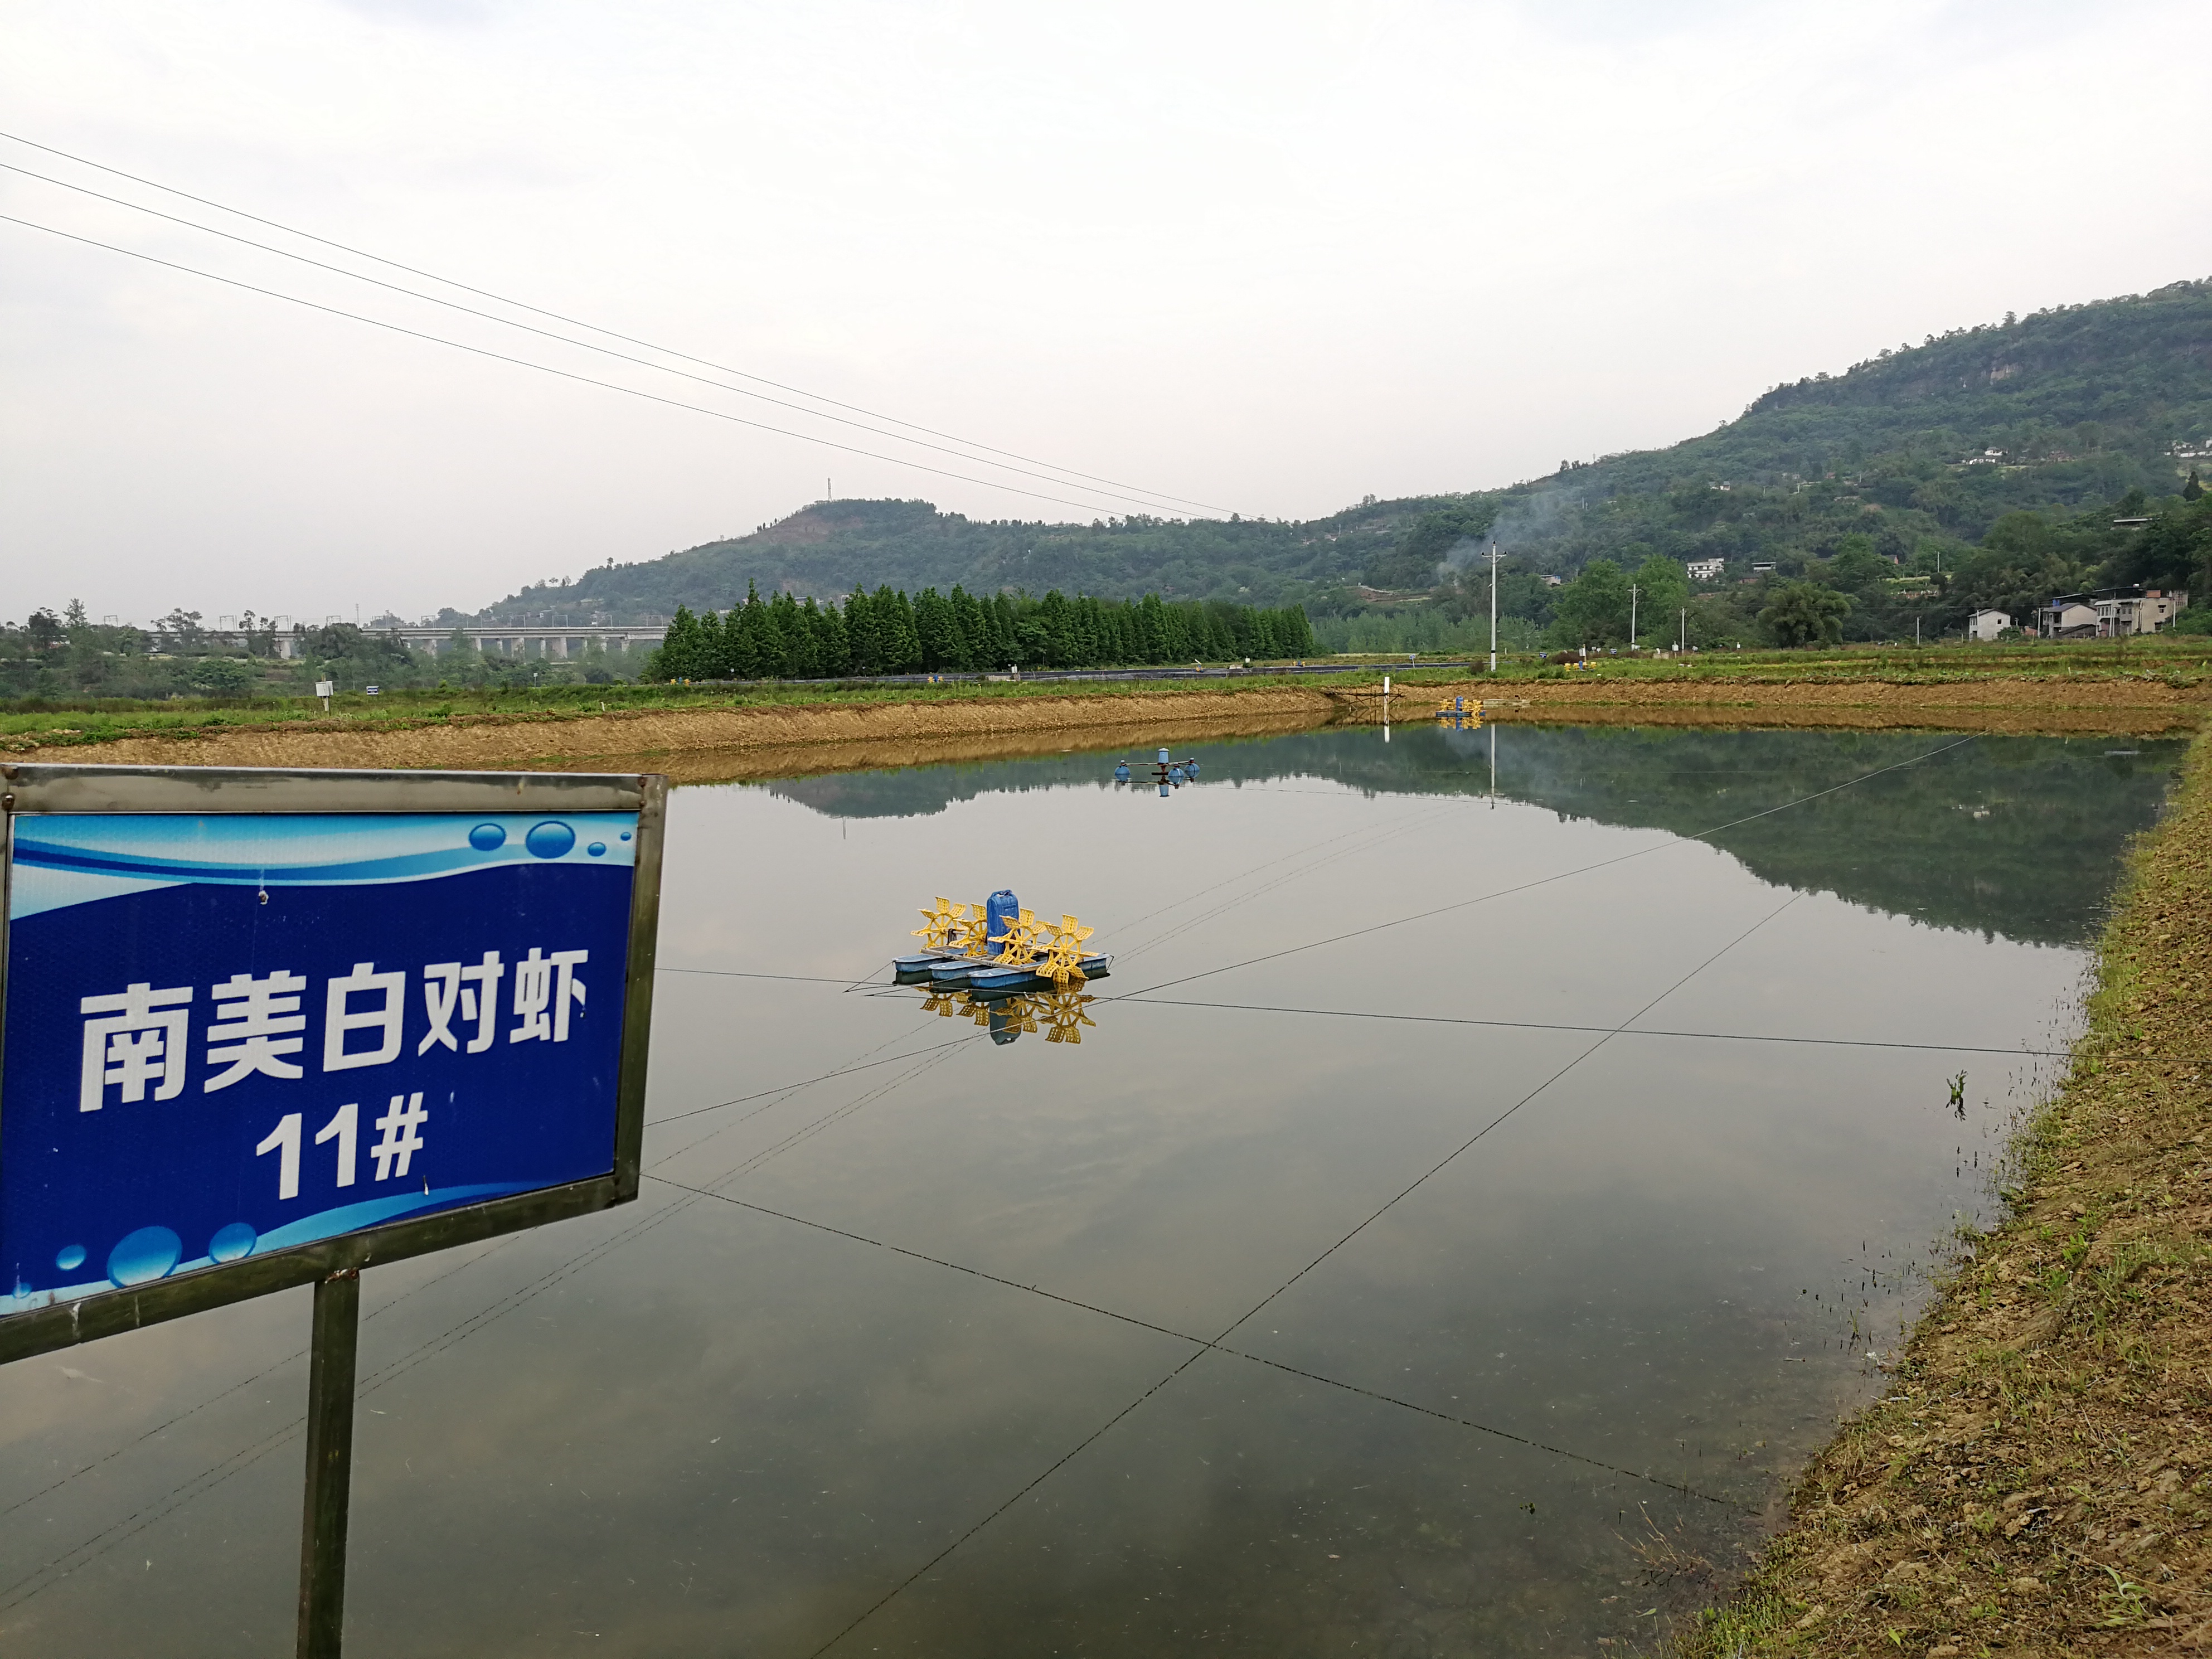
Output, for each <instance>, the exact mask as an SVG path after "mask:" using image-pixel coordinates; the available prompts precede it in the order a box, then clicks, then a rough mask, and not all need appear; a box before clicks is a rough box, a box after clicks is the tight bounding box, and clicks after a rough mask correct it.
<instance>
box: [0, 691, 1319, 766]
mask: <svg viewBox="0 0 2212 1659" xmlns="http://www.w3.org/2000/svg"><path fill="white" fill-rule="evenodd" d="M1336 712H1338V704H1337V703H1336V702H1334V701H1332V700H1331V698H1330V697H1329V696H1328V695H1327V694H1326V693H1323V692H1320V691H1309V690H1300V689H1298V688H1295V687H1280V686H1278V687H1255V688H1254V689H1252V690H1237V691H1223V692H1219V693H1188V692H1186V693H1179V694H1177V695H1175V696H1155V697H1147V696H1126V697H1120V696H1079V697H1042V696H1040V697H990V698H981V697H979V698H977V699H975V701H973V702H960V701H955V700H951V699H934V700H932V701H929V702H895V701H886V702H878V703H837V704H827V705H824V704H799V705H793V706H790V707H778V706H775V705H773V704H769V705H750V706H744V707H738V708H667V709H636V710H620V711H616V712H611V713H608V714H587V715H584V716H582V717H580V718H574V719H565V718H548V717H544V716H530V715H520V716H497V715H495V716H491V717H489V718H483V717H479V718H475V719H471V720H455V721H452V722H441V721H434V720H423V721H420V722H416V723H406V724H403V723H398V722H394V723H393V724H392V725H391V726H368V725H365V724H362V723H357V722H335V721H307V722H302V723H301V724H299V725H288V726H276V725H271V726H234V727H228V728H215V729H210V730H206V731H203V732H197V733H195V734H193V735H191V736H189V737H157V738H156V737H148V738H121V739H118V741H115V742H112V743H100V744H83V745H81V746H77V747H64V746H61V745H58V744H57V745H53V746H51V747H47V748H43V749H34V750H29V751H27V752H25V753H21V754H19V755H16V756H14V757H11V758H12V759H15V760H18V761H33V762H37V761H44V762H51V763H58V764H68V765H83V764H94V765H99V764H107V765H128V766H283V767H402V768H410V769H420V768H443V769H459V770H470V769H488V768H507V767H524V768H551V767H562V768H571V769H581V770H589V769H601V770H618V771H620V770H635V769H639V768H641V767H644V766H647V765H648V764H649V765H650V767H651V769H653V770H655V771H663V772H671V773H673V774H676V775H679V776H680V775H696V776H699V777H705V776H714V777H740V776H749V775H769V773H770V772H773V773H775V774H776V775H781V774H783V773H787V772H790V771H828V770H841V771H842V770H846V769H853V768H860V767H871V766H898V765H912V764H915V763H920V762H922V761H927V760H945V759H960V758H968V757H992V756H997V755H1006V754H1033V753H1036V751H1037V750H1039V749H1041V748H1048V747H1050V746H1051V740H1052V739H1054V738H1069V739H1073V740H1076V741H1079V742H1081V743H1082V744H1085V746H1089V745H1091V744H1109V745H1110V744H1115V743H1117V742H1131V743H1134V742H1141V741H1143V740H1144V739H1145V738H1147V737H1150V736H1152V735H1153V734H1155V733H1158V734H1161V735H1167V736H1173V737H1175V738H1183V737H1186V736H1191V735H1204V736H1241V735H1246V734H1259V733H1264V732H1276V731H1297V730H1301V729H1304V728H1305V727H1308V726H1317V725H1320V724H1322V723H1323V722H1325V721H1327V720H1329V719H1330V718H1331V716H1332V714H1335V713H1336Z"/></svg>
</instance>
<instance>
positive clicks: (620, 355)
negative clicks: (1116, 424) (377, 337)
mask: <svg viewBox="0 0 2212 1659" xmlns="http://www.w3.org/2000/svg"><path fill="white" fill-rule="evenodd" d="M0 171H4V172H8V173H17V174H20V175H21V177H23V178H26V179H37V180H39V182H40V183H41V184H47V185H54V186H56V187H57V188H58V189H61V190H71V191H76V192H77V193H78V194H79V195H82V196H89V197H92V198H93V199H94V200H95V201H100V202H110V203H112V204H114V205H116V206H117V207H121V208H128V209H130V210H131V211H132V212H134V213H143V214H147V215H149V216H152V217H154V218H156V219H161V220H166V221H167V222H168V223H170V224H173V225H182V226H183V227H184V228H185V229H187V230H197V231H200V232H202V233H203V234H206V235H209V236H220V237H222V239H223V240H225V241H228V242H236V243H237V244H238V245H239V246H240V247H250V248H257V249H258V250H259V251H260V252H264V253H273V254H275V255H276V257H277V258H280V259H294V260H297V261H298V262H299V263H300V264H303V265H312V266H313V267H314V268H315V269H316V270H327V271H330V272H331V273H332V274H333V275H334V276H345V277H349V278H351V279H352V280H353V281H355V282H356V283H368V284H369V285H370V286H371V287H372V288H380V289H385V290H386V291H387V292H389V293H392V294H404V295H406V296H407V297H408V298H409V299H410V300H420V301H423V303H425V304H426V305H434V306H443V307H446V308H447V310H448V311H458V312H459V313H462V315H464V316H467V317H477V318H481V319H483V320H484V321H485V322H488V323H497V324H498V325H500V326H501V327H502V328H513V329H520V330H521V331H523V332H524V333H526V334H535V335H537V336H538V337H539V338H540V339H544V340H557V341H558V342H560V343H562V345H569V346H574V347H575V348H576V349H578V350H580V351H596V352H598V353H599V355H600V356H605V357H612V358H614V359H616V360H617V362H625V363H635V364H636V365H637V366H638V367H639V368H649V369H652V370H653V371H654V372H656V373H658V374H672V375H674V376H676V377H677V378H678V380H690V381H693V382H695V383H696V384H697V385H700V386H713V387H714V389H715V390H716V391H718V392H735V393H737V395H738V396H739V397H741V398H758V399H759V400H760V401H761V402H763V403H765V404H775V406H776V407H777V408H778V409H788V410H792V411H793V412H794V413H796V414H799V415H804V416H807V417H808V418H810V419H812V420H817V421H834V422H836V423H837V424H838V425H839V426H849V427H853V428H857V429H858V430H860V431H862V432H872V433H874V434H875V435H876V436H878V437H879V438H889V439H890V441H892V442H894V443H902V444H914V445H916V446H918V447H921V448H923V449H929V450H934V451H936V452H937V453H939V454H940V455H951V456H954V457H957V459H961V460H963V461H976V462H981V464H982V465H985V466H995V467H1000V468H1002V469H1004V470H1005V471H1008V472H1018V473H1020V474H1021V475H1022V476H1023V477H1025V478H1037V479H1041V480H1042V481H1043V482H1044V483H1052V484H1059V485H1060V486H1062V487H1063V488H1067V487H1071V485H1070V481H1069V479H1067V478H1065V477H1054V474H1053V473H1052V472H1036V471H1030V469H1029V468H1027V467H1022V466H1012V465H1007V464H1006V462H1004V461H993V460H987V459H985V458H984V457H982V456H980V455H971V454H969V453H966V451H965V450H962V449H953V448H950V447H947V446H945V445H944V444H935V443H930V442H928V441H926V440H924V439H921V438H908V437H906V436H904V435H902V434H900V433H896V432H888V431H885V430H884V428H882V427H879V426H870V425H868V424H867V422H865V421H853V420H848V419H846V418H845V417H844V416H842V415H825V414H823V412H822V411H821V410H817V409H809V408H807V407H806V405H805V404H794V403H787V402H786V401H785V400H784V399H783V398H771V397H769V395H768V394H767V393H766V392H753V391H750V390H748V389H747V388H745V387H744V386H731V385H729V384H727V383H726V382H725V381H722V380H709V379H708V378H707V376H705V375H703V374H690V373H689V372H688V371H686V370H684V369H680V368H670V367H669V366H668V365H667V364H665V363H656V362H653V361H652V359H650V358H647V357H637V356H632V355H631V354H629V352H627V351H617V350H615V349H613V348H612V347H611V346H603V345H594V344H592V343H591V342H590V341H589V340H579V339H576V338H575V337H573V336H571V335H567V334H556V333H555V332H554V331H552V330H550V329H545V328H538V327H536V326H535V325H532V324H529V323H523V322H517V321H516V320H515V319H513V318H512V317H501V316H500V315H498V314H497V313H494V312H489V311H481V310H478V309H477V307H474V306H465V305H463V304H461V303H460V302H459V301H456V300H441V299H440V298H439V297H438V296H437V295H435V294H425V293H423V292H422V291H421V290H420V289H411V288H403V287H401V286H400V285H399V284H398V283H387V282H385V281H383V280H381V279H380V278H379V277H375V276H366V275H364V274H363V273H362V272H360V271H358V270H347V269H346V268H345V267H344V266H343V265H334V264H330V263H329V262H327V261H326V260H322V259H311V258H308V257H307V255H306V254H304V253H295V252H291V251H290V250H289V248H281V247H272V246H270V245H269V244H268V243H266V242H257V241H254V240H252V238H250V237H246V236H236V235H233V234H231V233H230V232H229V231H227V230H217V229H216V228H215V227H214V226H212V225H203V224H199V223H197V222H194V221H192V220H191V219H182V218H179V217H178V216H176V215H175V214H173V213H163V212H162V211H161V210H160V209H158V208H150V207H147V206H145V205H144V204H141V203H137V202H131V201H125V199H124V198H123V197H120V196H110V195H107V194H106V192H104V191H97V190H88V189H87V188H86V187H85V186H84V185H73V184H70V182H69V181H68V180H67V179H54V178H50V177H48V176H47V175H46V173H33V172H32V171H31V170H30V169H29V168H28V167H15V166H14V165H12V164H11V163H9V162H6V161H0ZM722 372H723V373H725V374H727V373H729V372H730V371H728V370H724V371H722ZM969 447H970V448H972V447H975V446H972V445H971V446H969ZM1054 471H1066V469H1065V468H1058V469H1054ZM1077 476H1082V475H1077ZM1072 487H1073V488H1075V489H1081V488H1083V487H1084V486H1082V485H1081V484H1073V486H1072ZM1100 493H1102V494H1106V495H1115V496H1116V498H1117V499H1119V500H1121V501H1129V502H1133V503H1134V504H1135V505H1136V506H1139V507H1146V508H1150V509H1151V510H1152V511H1154V512H1165V511H1172V510H1173V509H1172V508H1170V507H1166V506H1165V505H1164V501H1158V500H1153V499H1152V495H1151V493H1150V492H1147V493H1146V494H1142V495H1123V494H1120V493H1119V492H1117V491H1114V490H1105V491H1102V492H1100ZM1167 499H1170V500H1171V499H1175V498H1172V497H1170V498H1167Z"/></svg>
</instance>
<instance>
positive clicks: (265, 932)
mask: <svg viewBox="0 0 2212 1659" xmlns="http://www.w3.org/2000/svg"><path fill="white" fill-rule="evenodd" d="M666 791H667V780H666V779H665V778H661V777H658V776H653V775H622V776H611V777H584V776H571V775H559V774H512V773H425V772H278V771H244V770H239V771H228V770H215V769H197V768H164V769H157V768H133V767H104V766H87V767H63V766H0V1364H3V1363H5V1362H7V1361H9V1360H12V1359H21V1358H27V1357H29V1356H31V1355H34V1354H40V1353H45V1352H51V1351H52V1350H54V1349H58V1348H63V1347H67V1346H70V1345H72V1344H75V1343H79V1342H87V1341H91V1340H94V1339H96V1338H99V1337H102V1336H109V1335H114V1334H118V1333H121V1332H125V1331H130V1330H136V1329H137V1328H140V1327H141V1326H144V1325H149V1324H153V1323H155V1322H159V1321H161V1320H165V1319H174V1318H177V1317H179V1316H182V1315H185V1314H190V1313H197V1312H202V1311H204V1310H208V1309H211V1308H217V1307H221V1306H222V1305H224V1304H228V1303H231V1302H236V1301H240V1300H242V1299H244V1298H246V1297H254V1296H262V1295H265V1294H267V1293H269V1292H270V1291H279V1290H284V1289H288V1288H290V1287H292V1286H295V1285H313V1286H314V1287H315V1299H314V1340H313V1347H312V1351H311V1356H310V1359H309V1367H308V1412H307V1491H306V1498H305V1506H304V1510H303V1522H302V1527H301V1546H300V1618H299V1651H300V1653H301V1655H303V1656H314V1659H331V1656H336V1655H337V1652H338V1650H339V1644H340V1638H341V1634H342V1629H343V1614H344V1600H345V1541H346V1520H347V1497H348V1488H349V1482H350V1476H351V1471H352V1446H353V1404H354V1401H353V1396H354V1381H355V1353H356V1339H357V1335H358V1330H359V1321H360V1308H361V1273H362V1269H363V1268H364V1267H373V1266H374V1265H376V1264H377V1263H380V1262H384V1261H398V1260H402V1259H404V1258H405V1257H408V1256H413V1255H422V1254H424V1253H425V1252H428V1251H431V1250H437V1249H445V1248H447V1247H448V1246H451V1245H455V1244H463V1243H471V1242H473V1241H476V1240H478V1239H484V1238H490V1237H496V1236H498V1235H500V1234H502V1233H508V1232H513V1231H518V1230H520V1229H521V1228H525V1227H533V1226H538V1225H542V1224H544V1223H545V1222H549V1221H557V1220H561V1219H562V1218H566V1217H569V1216H577V1215H585V1214H589V1213H590V1212H593V1211H596V1210H602V1209H605V1208H607V1207H609V1206H612V1205H616V1204H622V1203H626V1202H628V1201H629V1200H631V1199H633V1198H635V1196H636V1194H637V1187H638V1156H639V1149H640V1146H641V1143H642V1140H643V1136H644V1115H645V1075H646V1046H647V1036H648V1033H649V1030H650V1026H651V1020H652V1004H653V948H654V939H655V935H656V933H657V929H658V925H659V890H660V831H661V822H662V816H663V811H664V807H665V800H666Z"/></svg>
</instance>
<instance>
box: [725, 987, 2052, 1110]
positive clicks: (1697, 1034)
mask: <svg viewBox="0 0 2212 1659" xmlns="http://www.w3.org/2000/svg"><path fill="white" fill-rule="evenodd" d="M1098 1000H1099V1001H1101V1002H1121V1003H1128V1002H1133V1003H1136V1004H1138V1005H1139V1006H1145V1007H1154V1008H1219V1009H1225V1010H1233V1011H1235V1012H1240V1013H1251V1014H1307V1015H1311V1016H1314V1017H1316V1018H1329V1019H1385V1020H1402V1021H1405V1022H1407V1023H1408V1024H1416V1025H1480V1026H1486V1027H1488V1028H1490V1029H1492V1030H1500V1031H1582V1032H1610V1033H1611V1034H1612V1035H1613V1036H1632V1037H1687V1038H1692V1039H1696V1040H1699V1041H1701V1042H1797V1043H1806V1044H1809V1045H1811V1046H1813V1047H1815V1048H1900V1049H1905V1050H1909V1051H1911V1052H1914V1053H1919V1054H2008V1055H2013V1056H2015V1057H2017V1058H2019V1059H2022V1060H2063V1059H2065V1058H2066V1056H2067V1055H2068V1054H2070V1053H2072V1052H2073V1051H2072V1050H2071V1049H2068V1048H1989V1047H1987V1046H1985V1045H1981V1044H1977V1043H1972V1042H1886V1041H1884V1040H1882V1039H1881V1038H1879V1037H1817V1036H1790V1035H1784V1036H1768V1035H1765V1034H1764V1033H1761V1032H1758V1031H1654V1030H1639V1031H1632V1030H1626V1029H1623V1028H1620V1027H1616V1026H1611V1025H1570V1024H1565V1023H1561V1022H1553V1021H1547V1020H1535V1019H1473V1018H1466V1017H1463V1016H1460V1015H1455V1014H1399V1013H1381V1012H1370V1011H1369V1010H1367V1009H1364V1008H1290V1007H1281V1006H1275V1005H1273V1004H1271V1003H1264V1002H1195V1001H1188V1000H1184V999H1183V998H1181V997H1155V996H1152V994H1149V993H1147V992H1144V991H1132V992H1131V993H1130V994H1128V995H1127V996H1125V997H1101V998H1099V999H1098ZM709 1109H710V1110H711V1108H709Z"/></svg>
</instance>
